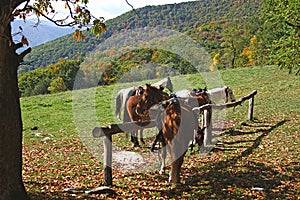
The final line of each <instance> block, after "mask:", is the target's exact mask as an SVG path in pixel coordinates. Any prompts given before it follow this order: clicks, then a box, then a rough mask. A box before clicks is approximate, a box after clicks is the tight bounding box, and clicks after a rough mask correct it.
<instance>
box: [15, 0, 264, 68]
mask: <svg viewBox="0 0 300 200" xmlns="http://www.w3.org/2000/svg"><path fill="white" fill-rule="evenodd" d="M259 5H260V0H251V1H250V0H248V1H247V0H227V1H219V0H203V1H195V2H186V3H180V4H170V5H162V6H147V7H144V8H140V9H137V10H136V12H134V11H130V12H127V13H125V14H123V15H121V16H119V17H117V18H115V19H112V20H109V21H107V22H106V24H107V32H106V33H105V34H103V35H102V36H101V37H99V38H96V37H95V36H92V35H91V34H90V33H89V32H86V33H85V34H86V40H85V41H84V42H80V43H78V42H77V41H75V40H74V39H73V37H72V36H71V35H67V36H64V37H61V38H59V39H57V40H55V41H52V42H49V43H46V44H43V45H40V46H38V47H36V48H34V49H33V51H32V53H31V54H30V55H28V56H27V57H26V59H25V62H24V64H23V65H22V66H21V67H20V70H19V72H25V71H28V70H32V69H35V68H38V67H42V66H46V65H48V64H51V63H52V64H53V63H56V62H58V60H59V59H60V58H69V59H77V58H79V57H84V56H85V55H86V53H88V52H90V51H92V50H93V49H95V47H96V46H97V45H99V44H100V43H101V41H103V40H105V39H106V38H109V37H110V36H112V35H113V34H118V33H120V32H121V33H122V32H126V31H130V30H133V29H136V28H141V27H156V26H162V27H163V28H168V29H173V30H177V31H180V32H182V33H185V34H187V35H189V36H191V37H192V38H194V39H196V40H197V41H198V42H200V44H202V45H204V47H205V48H207V50H209V51H210V52H211V53H212V54H213V55H214V54H216V53H217V49H218V48H219V47H220V45H221V43H222V42H223V41H224V40H225V39H224V36H223V35H222V33H223V29H224V28H228V26H231V27H233V28H238V29H239V30H242V29H244V27H243V26H244V24H245V23H246V22H247V21H249V19H250V18H253V17H254V16H257V15H258V13H259V11H258V9H259ZM249 37H250V36H249ZM247 39H249V38H247ZM245 42H248V43H249V40H248V41H245Z"/></svg>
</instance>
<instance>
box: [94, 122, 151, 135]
mask: <svg viewBox="0 0 300 200" xmlns="http://www.w3.org/2000/svg"><path fill="white" fill-rule="evenodd" d="M155 125H156V121H155V120H150V121H143V122H125V123H123V124H111V125H109V126H102V127H95V128H94V130H93V132H92V133H93V137H94V138H100V137H104V136H108V135H113V134H117V133H122V132H131V131H138V130H140V129H145V128H152V127H155Z"/></svg>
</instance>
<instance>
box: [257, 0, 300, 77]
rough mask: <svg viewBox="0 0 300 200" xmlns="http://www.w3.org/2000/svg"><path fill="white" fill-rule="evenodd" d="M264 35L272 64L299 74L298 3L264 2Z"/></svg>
mask: <svg viewBox="0 0 300 200" xmlns="http://www.w3.org/2000/svg"><path fill="white" fill-rule="evenodd" d="M262 18H263V19H264V21H265V24H264V34H265V35H270V36H271V37H268V38H267V39H268V40H266V41H265V43H267V44H269V45H268V46H267V48H268V49H270V52H269V55H270V56H269V58H270V61H271V63H272V64H277V65H279V67H281V68H284V69H288V70H289V72H290V73H291V72H293V71H294V72H295V74H298V75H299V74H300V53H299V52H300V1H299V0H276V1H274V0H264V1H263V9H262Z"/></svg>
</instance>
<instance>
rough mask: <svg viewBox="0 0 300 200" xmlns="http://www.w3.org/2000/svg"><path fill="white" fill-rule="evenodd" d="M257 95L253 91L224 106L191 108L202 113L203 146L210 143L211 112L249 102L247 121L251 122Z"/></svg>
mask: <svg viewBox="0 0 300 200" xmlns="http://www.w3.org/2000/svg"><path fill="white" fill-rule="evenodd" d="M256 94H257V91H256V90H254V91H252V92H251V93H250V94H248V95H247V96H244V97H241V98H240V99H239V100H238V101H235V102H231V103H226V104H206V105H203V106H200V107H195V108H193V111H196V112H199V113H202V112H203V119H202V120H203V126H204V127H206V129H205V130H204V131H205V134H204V142H203V144H204V146H205V147H206V146H208V145H210V144H211V143H212V114H213V112H212V110H213V109H216V110H223V109H226V108H232V107H236V106H238V105H242V103H243V102H244V101H246V100H249V108H248V119H249V120H253V111H254V96H255V95H256Z"/></svg>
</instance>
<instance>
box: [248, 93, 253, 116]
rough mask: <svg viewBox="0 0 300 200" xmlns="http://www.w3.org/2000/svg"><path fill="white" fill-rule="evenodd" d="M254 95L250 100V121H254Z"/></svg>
mask: <svg viewBox="0 0 300 200" xmlns="http://www.w3.org/2000/svg"><path fill="white" fill-rule="evenodd" d="M253 108H254V95H253V96H252V97H251V98H250V99H249V108H248V119H249V120H253Z"/></svg>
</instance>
